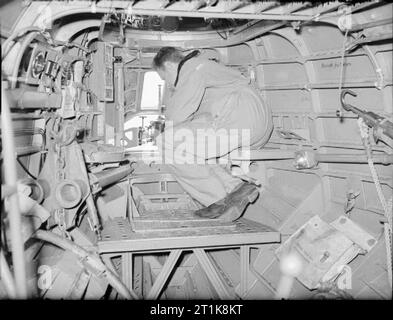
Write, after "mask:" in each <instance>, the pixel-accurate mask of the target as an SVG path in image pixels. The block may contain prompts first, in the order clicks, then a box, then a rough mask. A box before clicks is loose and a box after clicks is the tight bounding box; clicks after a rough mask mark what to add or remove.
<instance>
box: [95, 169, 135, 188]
mask: <svg viewBox="0 0 393 320" xmlns="http://www.w3.org/2000/svg"><path fill="white" fill-rule="evenodd" d="M132 171H133V169H132V167H131V165H130V164H127V165H124V166H121V167H119V168H116V169H111V170H105V171H103V172H99V173H95V174H91V175H92V176H94V180H93V181H97V183H98V184H99V186H100V187H101V188H105V187H106V186H109V185H111V184H113V183H115V182H117V181H119V180H121V179H123V178H125V177H127V176H128V175H129V174H130V173H131V172H132Z"/></svg>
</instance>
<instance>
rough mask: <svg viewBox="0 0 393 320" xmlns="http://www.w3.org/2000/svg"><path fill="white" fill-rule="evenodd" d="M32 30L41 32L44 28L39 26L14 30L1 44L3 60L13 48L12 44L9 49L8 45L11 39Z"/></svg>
mask: <svg viewBox="0 0 393 320" xmlns="http://www.w3.org/2000/svg"><path fill="white" fill-rule="evenodd" d="M32 31H35V32H40V31H42V29H41V28H38V27H26V28H23V29H20V30H18V31H17V32H14V33H13V34H12V35H11V36H9V37H8V38H7V40H5V41H4V43H3V44H2V46H1V60H3V59H4V58H5V56H6V55H7V54H8V53H9V51H10V50H11V48H12V46H11V47H10V48H9V49H8V50H7V46H8V45H9V44H11V41H13V40H14V39H15V38H18V37H21V36H23V35H24V34H25V33H27V32H32Z"/></svg>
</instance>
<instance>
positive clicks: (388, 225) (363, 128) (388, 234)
mask: <svg viewBox="0 0 393 320" xmlns="http://www.w3.org/2000/svg"><path fill="white" fill-rule="evenodd" d="M358 126H359V130H360V136H361V138H362V142H363V145H364V148H365V150H366V154H367V162H368V166H369V167H370V172H371V176H372V178H373V181H374V185H375V188H376V190H377V194H378V197H379V200H380V202H381V205H382V208H383V211H384V215H385V218H386V220H387V222H385V223H384V236H385V244H386V264H387V269H388V279H389V284H390V287H391V288H392V211H393V207H392V201H393V200H392V199H393V198H390V200H389V204H388V202H387V201H386V199H385V196H384V194H383V192H382V187H381V182H380V181H379V178H378V173H377V170H376V169H375V166H374V162H373V160H372V149H371V142H370V134H369V130H370V129H369V127H368V126H367V125H366V124H365V123H364V121H363V119H362V118H359V119H358Z"/></svg>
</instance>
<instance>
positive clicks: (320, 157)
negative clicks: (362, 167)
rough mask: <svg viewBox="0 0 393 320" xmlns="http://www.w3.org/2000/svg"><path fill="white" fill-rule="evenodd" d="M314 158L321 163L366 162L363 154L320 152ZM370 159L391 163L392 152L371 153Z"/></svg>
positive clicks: (375, 161)
mask: <svg viewBox="0 0 393 320" xmlns="http://www.w3.org/2000/svg"><path fill="white" fill-rule="evenodd" d="M315 160H316V161H318V162H322V163H367V162H368V160H367V156H366V155H364V154H356V155H355V154H321V153H318V154H316V155H315ZM372 160H373V162H374V163H377V164H384V165H389V164H392V163H393V154H382V155H375V154H374V155H373V156H372Z"/></svg>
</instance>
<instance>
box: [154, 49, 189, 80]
mask: <svg viewBox="0 0 393 320" xmlns="http://www.w3.org/2000/svg"><path fill="white" fill-rule="evenodd" d="M183 58H184V56H183V54H182V52H181V51H180V50H179V49H176V48H174V47H163V48H161V49H160V50H159V51H158V52H157V54H156V56H155V57H154V59H153V68H154V70H156V71H157V72H158V74H159V75H160V77H161V79H162V80H164V81H165V82H166V83H167V85H169V86H171V87H173V86H174V84H175V81H176V77H177V68H178V66H179V62H180V61H182V60H183Z"/></svg>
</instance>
